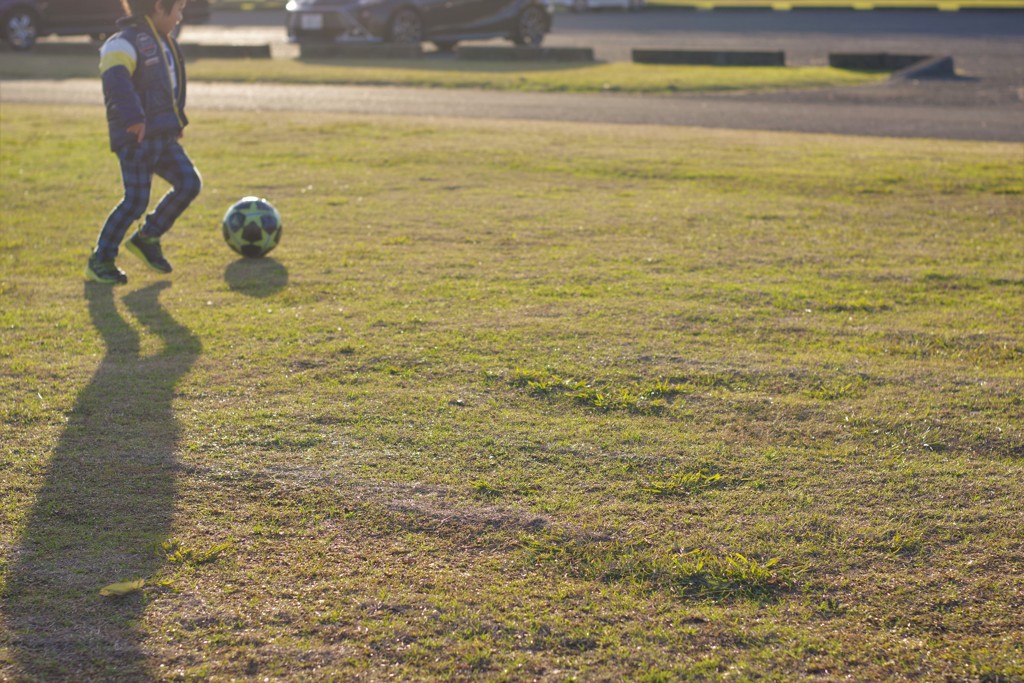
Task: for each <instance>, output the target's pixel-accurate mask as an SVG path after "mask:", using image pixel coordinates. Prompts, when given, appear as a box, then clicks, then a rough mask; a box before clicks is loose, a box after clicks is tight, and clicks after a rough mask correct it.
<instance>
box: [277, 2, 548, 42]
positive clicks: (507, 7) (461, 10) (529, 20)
mask: <svg viewBox="0 0 1024 683" xmlns="http://www.w3.org/2000/svg"><path fill="white" fill-rule="evenodd" d="M286 9H287V14H288V37H289V39H290V40H292V41H293V42H304V41H340V40H346V39H367V40H380V41H386V42H392V43H420V42H422V41H424V40H429V41H431V42H433V43H434V44H435V45H436V46H437V47H438V49H439V50H442V51H448V50H451V49H453V48H454V47H455V45H456V43H458V42H459V41H460V40H477V39H485V38H507V39H509V40H511V41H512V42H513V43H515V44H516V45H531V46H536V45H540V43H541V41H542V40H544V36H545V35H546V34H547V33H548V31H550V30H551V9H550V8H549V7H548V5H547V4H546V3H541V2H540V1H539V0H289V2H288V5H287V8H286Z"/></svg>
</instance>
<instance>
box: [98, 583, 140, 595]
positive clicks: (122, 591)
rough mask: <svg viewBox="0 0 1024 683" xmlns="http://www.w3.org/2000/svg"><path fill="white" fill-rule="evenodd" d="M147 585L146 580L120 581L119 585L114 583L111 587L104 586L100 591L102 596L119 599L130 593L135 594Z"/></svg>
mask: <svg viewBox="0 0 1024 683" xmlns="http://www.w3.org/2000/svg"><path fill="white" fill-rule="evenodd" d="M145 585H146V580H145V579H136V580H135V581H120V582H118V583H112V584H110V585H109V586H104V587H103V588H101V589H100V595H102V596H104V597H107V598H119V597H121V596H122V595H128V594H129V593H135V592H136V591H140V590H142V587H143V586H145Z"/></svg>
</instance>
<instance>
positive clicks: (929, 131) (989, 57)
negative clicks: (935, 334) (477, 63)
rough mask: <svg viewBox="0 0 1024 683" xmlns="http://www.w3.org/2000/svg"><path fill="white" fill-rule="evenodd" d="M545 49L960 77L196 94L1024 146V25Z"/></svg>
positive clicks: (781, 30) (860, 22)
mask: <svg viewBox="0 0 1024 683" xmlns="http://www.w3.org/2000/svg"><path fill="white" fill-rule="evenodd" d="M556 21H557V25H556V30H555V32H554V33H553V34H552V35H551V36H550V37H549V41H548V42H549V43H550V44H551V45H586V46H594V47H596V48H597V52H598V57H599V58H600V59H606V60H615V59H619V58H623V59H628V55H629V50H630V49H631V48H632V47H669V48H673V47H685V48H694V49H771V50H784V51H785V52H786V53H787V58H788V59H789V62H790V63H791V64H797V65H799V64H816V63H824V62H825V60H826V58H827V54H828V52H830V51H832V52H875V51H887V52H895V53H902V54H907V53H917V54H950V55H952V56H953V57H954V59H955V60H956V63H957V66H958V69H959V70H960V71H961V72H962V74H963V75H962V77H960V78H957V79H948V80H942V81H921V82H888V83H884V84H881V85H874V86H867V87H858V88H842V89H822V90H814V91H791V92H783V93H769V94H723V95H710V96H709V95H700V96H698V95H673V96H657V97H654V96H646V97H641V96H626V95H617V94H597V95H566V94H522V93H495V92H478V91H465V90H460V91H446V90H420V89H410V88H366V87H341V86H276V85H255V86H252V85H225V84H199V83H195V84H192V85H191V86H190V91H189V96H190V106H192V107H215V108H226V107H227V108H237V109H265V110H270V111H279V110H296V109H310V110H319V111H338V112H351V113H362V114H371V115H372V114H387V115H425V116H453V117H476V118H521V119H540V120H567V121H592V122H608V123H631V124H659V125H690V126H703V127H715V128H737V129H753V130H788V131H800V132H812V133H837V134H851V135H884V136H901V137H936V138H950V139H967V140H998V141H1012V142H1024V13H1021V12H986V13H942V12H853V11H831V12H777V13H776V12H765V11H748V12H744V11H734V12H720V13H716V12H710V13H704V12H684V11H645V12H637V13H622V12H606V13H589V14H582V15H572V14H559V15H558V17H557V19H556ZM282 23H283V19H282V15H281V13H279V12H274V13H264V12H248V13H224V14H221V13H216V14H215V15H214V21H213V22H212V23H211V24H210V25H208V26H202V27H188V28H187V32H186V34H185V36H184V39H185V40H190V41H196V42H237V43H252V42H257V43H267V42H271V43H273V44H274V45H275V48H276V49H288V47H289V46H286V45H285V44H284V39H285V36H284V30H283V28H282V27H281V24H282ZM0 100H2V101H52V102H64V101H69V102H80V103H85V102H96V101H97V90H96V84H95V83H92V82H90V81H83V82H75V81H69V82H62V83H49V82H35V83H33V82H6V83H4V84H3V87H2V89H0Z"/></svg>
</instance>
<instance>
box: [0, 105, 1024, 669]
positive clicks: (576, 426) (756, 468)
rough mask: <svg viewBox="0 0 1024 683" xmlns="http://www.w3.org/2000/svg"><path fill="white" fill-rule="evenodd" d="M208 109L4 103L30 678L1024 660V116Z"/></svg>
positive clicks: (11, 406) (3, 472) (4, 554)
mask: <svg viewBox="0 0 1024 683" xmlns="http://www.w3.org/2000/svg"><path fill="white" fill-rule="evenodd" d="M192 119H193V124H194V125H193V127H191V128H190V129H189V131H188V135H187V137H186V144H187V147H188V149H189V151H190V153H191V155H192V157H193V158H194V159H195V161H196V164H197V166H198V167H199V168H200V169H201V171H202V173H203V175H204V179H205V189H204V192H203V194H202V195H201V197H200V198H199V199H198V200H197V202H196V204H195V205H194V206H193V207H192V208H191V209H190V210H189V212H188V213H187V214H186V215H185V216H184V217H183V219H182V220H181V221H180V223H179V224H178V225H177V226H176V227H175V229H174V231H173V232H172V233H171V234H170V235H168V237H167V238H166V239H165V242H164V243H165V250H166V253H167V254H168V257H169V258H170V260H171V261H172V262H173V263H174V265H175V272H174V274H173V275H172V276H169V277H164V276H157V275H155V274H151V273H150V272H148V271H145V270H144V269H143V268H142V267H141V265H140V264H138V263H136V262H134V261H133V257H132V256H130V255H125V256H123V257H122V258H121V259H120V262H121V265H122V266H123V267H124V268H125V269H126V270H127V271H128V274H129V277H130V278H131V283H130V284H129V285H128V286H126V287H123V288H118V289H114V290H111V289H109V288H105V287H102V286H89V285H86V284H84V283H83V282H82V277H81V275H82V269H83V267H84V264H85V259H86V256H87V254H88V250H89V248H90V243H91V241H92V240H93V239H94V237H95V235H96V232H97V231H98V228H99V225H100V223H101V222H102V220H103V218H104V217H105V215H106V213H107V212H108V211H109V210H110V208H111V207H112V206H113V205H114V204H115V203H116V202H117V201H118V199H119V192H120V190H119V184H118V171H117V167H116V164H115V160H114V157H113V156H112V155H111V154H109V153H108V152H107V151H106V140H105V134H104V125H105V124H104V117H103V111H102V109H101V108H99V107H96V108H62V107H48V108H40V107H30V106H24V105H3V106H2V107H0V125H2V137H3V144H2V145H0V201H2V203H3V207H4V210H3V212H2V214H0V216H2V217H0V330H2V332H0V334H2V339H3V343H2V344H0V369H2V372H0V415H2V419H3V437H2V440H0V614H2V621H0V624H2V626H0V680H47V681H54V680H88V679H92V680H126V681H127V680H146V679H152V680H176V681H184V680H210V681H227V680H282V681H307V680H324V681H326V680H343V681H379V680H385V679H389V680H390V679H393V680H403V681H417V680H464V681H470V680H472V681H502V680H505V681H525V680H539V681H569V680H580V681H624V680H630V681H646V682H647V683H654V682H656V681H675V680H736V681H752V680H759V681H795V680H814V681H833V680H836V681H838V680H922V681H923V680H928V681H934V680H942V681H950V682H961V681H962V682H965V683H966V682H967V681H989V682H995V681H1000V682H1003V683H1006V682H1010V681H1020V680H1022V677H1024V644H1022V641H1021V639H1020V633H1021V632H1024V583H1022V578H1021V568H1022V565H1024V541H1022V538H1024V495H1022V494H1024V484H1022V481H1024V426H1022V425H1024V399H1022V396H1024V372H1022V369H1021V368H1022V367H1024V315H1022V313H1021V311H1024V272H1022V265H1021V264H1022V263H1024V225H1022V222H1021V220H1020V218H1021V196H1022V193H1024V177H1022V175H1021V169H1020V146H1019V145H1012V144H994V143H966V142H943V141H935V140H891V139H868V138H843V137H826V136H808V135H795V134H775V133H751V132H732V131H709V130H695V129H685V128H658V127H626V126H619V127H614V126H597V125H582V124H557V123H526V122H510V121H495V122H466V121H447V120H438V119H430V120H418V119H411V118H410V119H401V118H395V119H386V118H376V119H370V118H356V117H348V116H329V115H320V114H294V115H275V118H274V120H273V121H268V120H267V118H266V117H265V116H264V115H256V114H252V115H249V114H239V113H215V112H207V111H194V112H192ZM162 189H163V187H162V186H158V188H157V191H162ZM245 194H258V195H261V196H266V197H267V198H269V199H271V201H273V202H274V203H275V204H276V205H277V206H278V208H279V209H280V210H281V212H282V214H283V215H284V217H285V232H284V237H283V240H282V243H281V245H280V247H278V249H277V250H276V251H275V252H273V253H272V254H271V257H272V258H267V259H262V260H254V261H246V260H236V259H235V258H234V256H233V254H232V252H230V251H229V250H228V248H227V247H226V245H225V244H224V243H223V241H222V238H221V235H220V228H219V220H220V217H221V216H222V214H223V212H224V210H225V209H226V207H227V206H228V205H229V204H230V203H231V202H233V201H234V200H235V199H237V198H238V197H240V196H242V195H245ZM115 582H128V583H127V585H125V586H122V587H121V589H120V591H115V592H120V593H123V594H122V595H119V596H118V595H101V590H102V589H104V588H105V587H106V586H108V585H109V584H112V583H115ZM108 592H109V591H108Z"/></svg>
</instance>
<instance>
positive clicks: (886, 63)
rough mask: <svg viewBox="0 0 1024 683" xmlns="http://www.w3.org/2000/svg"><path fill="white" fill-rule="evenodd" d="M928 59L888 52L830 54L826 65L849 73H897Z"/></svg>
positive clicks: (927, 57) (920, 56)
mask: <svg viewBox="0 0 1024 683" xmlns="http://www.w3.org/2000/svg"><path fill="white" fill-rule="evenodd" d="M925 59H929V55H899V54H890V53H888V52H830V53H829V54H828V65H829V66H831V67H833V68H835V69H849V70H851V71H899V70H900V69H906V68H907V67H909V66H913V65H914V64H917V63H918V62H921V61H923V60H925Z"/></svg>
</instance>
